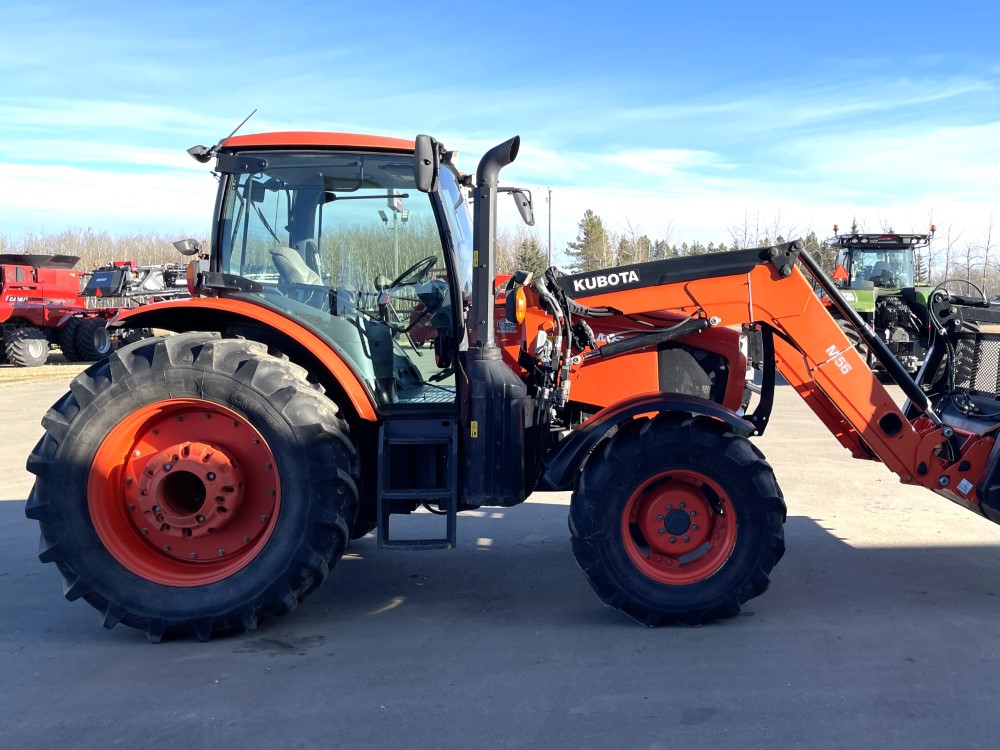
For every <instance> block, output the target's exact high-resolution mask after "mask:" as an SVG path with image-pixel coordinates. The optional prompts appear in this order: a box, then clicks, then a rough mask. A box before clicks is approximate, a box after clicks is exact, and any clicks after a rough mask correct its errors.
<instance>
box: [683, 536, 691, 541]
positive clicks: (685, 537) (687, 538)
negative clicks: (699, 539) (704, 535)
mask: <svg viewBox="0 0 1000 750" xmlns="http://www.w3.org/2000/svg"><path fill="white" fill-rule="evenodd" d="M684 541H685V542H690V541H691V537H689V536H688V535H687V534H685V535H684Z"/></svg>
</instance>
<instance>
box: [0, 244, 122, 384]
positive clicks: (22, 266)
mask: <svg viewBox="0 0 1000 750" xmlns="http://www.w3.org/2000/svg"><path fill="white" fill-rule="evenodd" d="M78 261H79V258H77V257H76V256H73V255H28V254H6V255H0V326H2V329H0V330H2V334H3V350H2V354H3V357H4V359H5V360H6V362H7V363H8V364H12V365H18V366H20V367H37V366H38V365H43V364H45V361H46V360H47V359H48V357H49V347H50V346H51V345H53V344H55V345H57V346H59V347H60V348H61V349H62V350H63V354H64V355H65V356H66V359H69V360H83V361H88V362H89V361H94V360H98V359H102V358H103V357H106V356H107V355H108V354H109V353H110V352H111V338H110V337H109V335H108V332H107V328H106V326H107V322H108V319H110V318H111V317H112V316H113V315H114V314H115V313H116V312H117V310H116V309H102V310H91V309H88V307H87V305H86V300H85V298H84V296H83V295H82V294H81V292H80V281H81V279H82V277H83V272H81V271H78V270H76V264H77V262H78Z"/></svg>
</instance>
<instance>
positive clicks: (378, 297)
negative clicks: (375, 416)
mask: <svg viewBox="0 0 1000 750" xmlns="http://www.w3.org/2000/svg"><path fill="white" fill-rule="evenodd" d="M233 141H239V139H238V138H234V139H230V141H229V142H228V143H227V152H226V153H223V154H221V155H220V159H219V168H220V170H221V171H222V172H223V174H224V184H223V187H222V189H221V192H220V201H221V206H220V210H221V212H220V215H219V223H218V228H217V235H218V236H217V242H218V252H215V253H213V257H212V267H211V268H210V269H208V273H207V275H204V277H203V283H202V287H203V289H204V290H206V291H208V292H209V293H212V289H213V286H215V288H216V292H218V291H221V290H223V289H224V291H225V294H226V296H227V297H235V298H242V299H245V300H248V301H251V302H252V303H253V304H255V305H261V306H264V307H266V308H270V309H271V310H273V311H275V312H277V313H278V314H280V315H281V316H283V317H285V318H288V319H292V320H294V321H296V322H298V323H300V324H302V325H305V326H307V327H308V328H309V329H311V330H312V331H313V332H315V333H317V334H318V335H319V336H320V337H321V338H322V339H323V340H325V341H326V342H327V343H328V344H329V345H330V347H331V348H332V349H334V350H335V351H337V352H338V353H339V354H340V355H341V356H342V357H343V358H344V359H345V360H346V362H347V364H348V365H349V366H350V368H351V369H352V370H353V371H354V373H355V374H356V375H357V377H358V379H359V380H360V381H361V382H362V383H363V384H364V386H365V388H366V390H367V391H368V393H369V394H370V396H371V398H372V400H373V401H374V403H375V405H376V407H377V408H378V409H379V410H383V409H389V410H392V409H394V408H397V407H412V406H417V407H419V406H421V405H426V404H443V403H448V404H453V403H454V401H455V389H454V359H455V352H456V351H457V346H456V343H457V342H458V341H460V340H461V336H462V320H461V314H459V315H456V314H455V313H454V311H455V310H456V309H458V310H460V309H461V300H462V299H463V296H464V295H466V294H467V293H468V292H469V290H470V284H471V270H472V245H471V242H472V229H471V223H470V220H469V215H468V211H467V209H466V206H465V200H464V197H463V194H462V190H461V188H460V186H459V183H458V179H459V177H458V174H457V173H456V172H455V170H454V169H451V168H444V169H441V170H440V179H439V189H438V190H437V191H433V192H420V191H419V190H417V189H416V185H415V183H414V170H413V156H412V152H411V153H405V152H402V151H399V152H397V151H378V150H373V149H371V148H364V149H361V148H359V149H357V150H351V149H341V150H332V149H329V148H319V147H318V145H317V147H316V148H315V149H312V148H308V147H306V148H300V149H295V150H290V149H288V148H280V149H279V148H271V149H269V148H267V147H261V146H260V145H258V144H257V143H256V142H254V143H248V144H247V147H246V148H244V149H239V150H235V149H233ZM230 149H233V150H230ZM409 149H412V145H409ZM452 248H453V250H452ZM435 268H445V269H447V273H444V274H438V275H437V276H436V277H434V276H433V275H432V274H431V270H432V269H435ZM213 272H217V273H220V274H221V276H213V275H212V274H213ZM220 282H221V283H220ZM415 310H416V311H417V315H416V316H414V311H415ZM417 326H424V327H427V326H430V327H431V328H433V329H434V336H433V339H434V341H435V342H436V350H435V351H434V352H429V351H424V352H422V351H420V350H419V347H418V345H417V342H416V340H415V339H414V337H413V335H412V332H413V330H414V329H415V328H416V327H417Z"/></svg>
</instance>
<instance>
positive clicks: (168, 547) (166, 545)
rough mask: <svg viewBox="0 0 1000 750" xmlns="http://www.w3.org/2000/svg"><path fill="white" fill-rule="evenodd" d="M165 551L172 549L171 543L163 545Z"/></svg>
mask: <svg viewBox="0 0 1000 750" xmlns="http://www.w3.org/2000/svg"><path fill="white" fill-rule="evenodd" d="M163 551H164V552H169V551H170V545H169V544H164V545H163Z"/></svg>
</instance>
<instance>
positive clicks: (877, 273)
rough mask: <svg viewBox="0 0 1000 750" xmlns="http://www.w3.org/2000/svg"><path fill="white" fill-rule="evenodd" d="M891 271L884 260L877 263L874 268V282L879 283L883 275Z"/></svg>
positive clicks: (872, 276) (872, 277) (872, 278)
mask: <svg viewBox="0 0 1000 750" xmlns="http://www.w3.org/2000/svg"><path fill="white" fill-rule="evenodd" d="M888 270H889V264H888V263H886V262H885V261H884V260H880V261H876V263H875V265H874V266H873V267H872V275H871V277H870V278H871V280H872V281H878V280H879V279H881V278H882V274H883V273H886V272H887V271H888Z"/></svg>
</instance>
